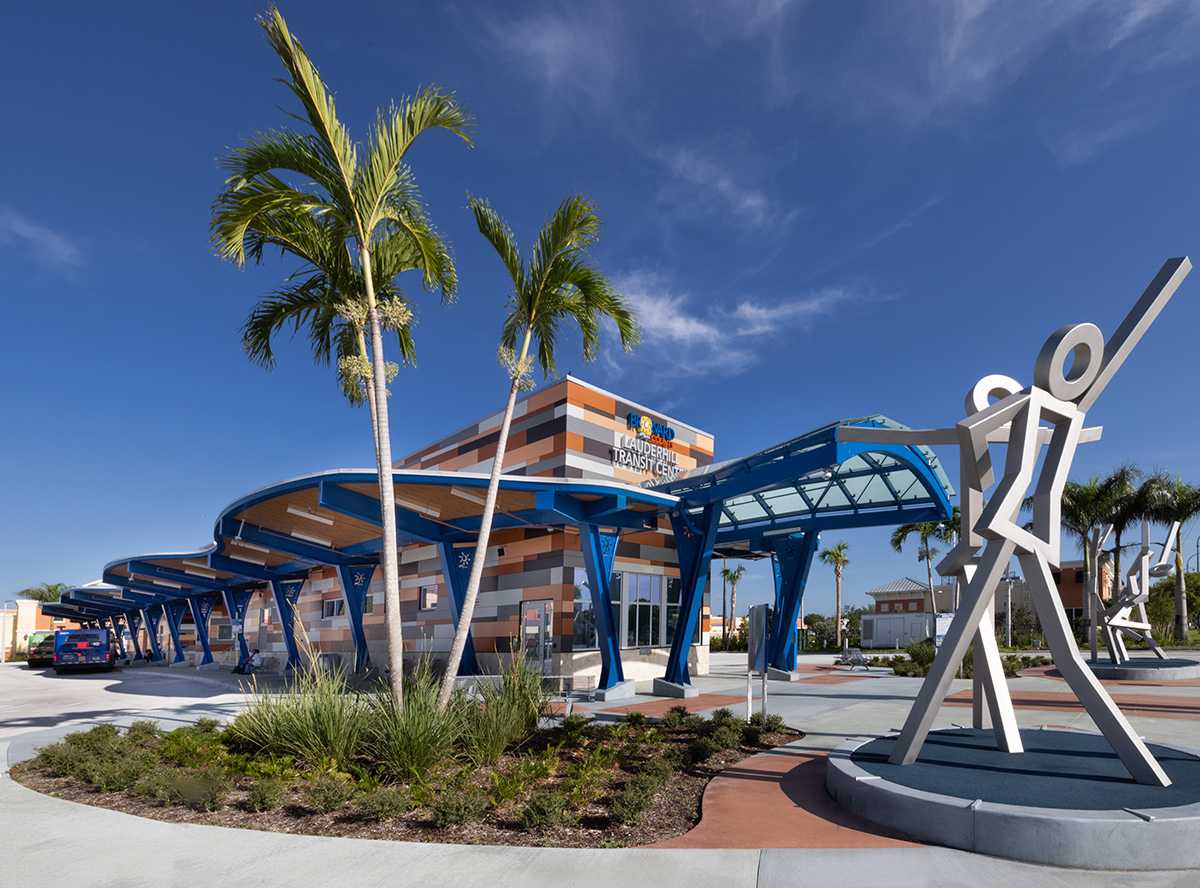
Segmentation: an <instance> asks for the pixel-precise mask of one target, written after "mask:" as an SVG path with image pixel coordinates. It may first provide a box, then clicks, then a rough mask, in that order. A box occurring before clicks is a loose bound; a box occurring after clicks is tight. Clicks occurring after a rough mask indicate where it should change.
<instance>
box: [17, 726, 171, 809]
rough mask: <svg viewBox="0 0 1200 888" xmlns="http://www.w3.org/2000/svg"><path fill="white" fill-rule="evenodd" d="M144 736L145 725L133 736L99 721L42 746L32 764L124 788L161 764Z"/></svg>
mask: <svg viewBox="0 0 1200 888" xmlns="http://www.w3.org/2000/svg"><path fill="white" fill-rule="evenodd" d="M143 724H147V723H143ZM144 738H145V729H143V728H140V727H139V728H138V729H137V730H136V731H135V732H134V733H133V735H132V737H131V736H130V735H129V733H128V732H126V734H124V735H122V734H121V732H120V731H119V730H118V729H117V728H116V727H115V726H114V725H109V724H103V725H97V726H96V727H94V728H92V729H91V730H88V731H76V732H74V733H71V734H68V735H67V736H65V737H64V738H63V739H62V741H60V742H59V743H52V744H50V745H49V746H43V747H39V748H38V749H37V750H36V752H37V756H36V757H35V758H34V759H33V761H32V765H33V767H36V768H44V769H46V770H48V771H49V772H50V773H51V774H53V775H55V776H56V777H66V778H68V779H71V780H77V781H79V782H81V783H90V784H92V785H93V786H96V787H97V788H99V789H101V790H104V791H106V792H114V791H119V790H124V789H128V788H129V787H131V786H133V785H134V784H135V783H137V781H138V780H140V779H142V778H143V777H144V776H145V775H146V774H148V773H149V772H150V771H151V770H153V769H154V767H155V765H156V764H158V759H159V756H158V752H157V751H155V750H154V749H150V748H147V747H146V746H144V745H143V740H144Z"/></svg>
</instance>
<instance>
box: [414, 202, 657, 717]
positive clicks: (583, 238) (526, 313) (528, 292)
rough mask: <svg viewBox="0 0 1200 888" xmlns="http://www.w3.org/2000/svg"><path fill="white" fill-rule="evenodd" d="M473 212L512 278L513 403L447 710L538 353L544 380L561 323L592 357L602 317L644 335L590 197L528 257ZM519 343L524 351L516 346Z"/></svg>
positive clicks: (445, 691)
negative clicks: (611, 266)
mask: <svg viewBox="0 0 1200 888" xmlns="http://www.w3.org/2000/svg"><path fill="white" fill-rule="evenodd" d="M467 199H468V203H469V205H470V208H471V211H472V212H473V213H474V214H475V224H476V226H477V227H478V228H479V233H480V234H482V235H483V236H484V238H486V239H487V242H488V243H490V244H491V245H492V248H493V249H495V251H496V253H497V254H498V255H499V256H500V261H501V262H503V263H504V267H505V269H506V270H507V271H508V275H509V278H510V279H511V280H512V291H511V292H510V293H509V296H508V308H509V313H508V317H507V318H505V320H504V326H503V328H502V330H501V334H500V361H501V363H502V364H504V366H505V368H506V370H507V372H508V377H509V387H508V403H507V404H506V405H505V408H504V419H503V421H502V422H501V424H500V437H499V439H498V440H497V441H496V455H495V457H493V460H492V472H491V477H490V479H489V480H488V488H487V496H486V497H485V498H484V505H483V516H482V518H481V521H480V526H479V539H478V541H477V542H476V545H475V557H474V558H473V559H472V561H471V575H470V578H469V579H468V581H467V590H466V593H465V594H464V596H463V606H462V611H461V613H460V614H459V617H458V626H457V627H456V628H455V632H454V642H453V643H452V645H451V647H450V659H449V662H448V664H447V666H446V674H445V676H444V678H443V680H442V687H441V690H440V691H439V693H438V707H439V708H442V709H444V708H445V707H446V705H447V704H448V703H449V701H450V694H451V692H452V691H453V690H454V680H455V678H456V677H457V676H458V667H459V664H460V663H461V662H462V655H463V651H464V650H465V648H466V644H467V632H468V631H469V630H470V628H471V617H472V616H473V614H474V612H475V600H476V598H477V597H478V595H479V581H480V579H481V578H482V576H483V562H484V555H485V554H486V553H487V547H488V539H489V537H490V535H491V531H492V517H493V515H494V514H495V510H496V494H497V491H498V490H499V489H500V474H501V471H502V470H503V466H504V451H505V449H506V448H507V446H508V430H509V426H510V425H511V424H512V415H513V410H514V409H515V407H516V404H517V392H519V391H520V390H522V389H524V388H529V387H532V379H531V376H532V371H533V363H534V358H533V355H532V354H530V348H531V346H532V347H533V348H534V349H535V350H536V353H537V362H538V364H539V365H540V366H541V369H542V375H543V376H544V377H545V378H551V377H553V376H557V370H556V367H555V362H554V352H555V349H556V348H557V347H558V336H559V334H560V333H561V332H562V327H563V325H564V324H567V323H574V324H575V325H577V326H578V327H579V331H580V333H581V334H582V335H583V359H584V360H585V361H590V360H594V359H595V358H596V356H597V354H598V352H599V347H600V322H601V320H602V319H604V318H608V319H609V320H611V321H612V322H613V323H614V324H615V325H616V327H617V333H618V334H619V335H620V337H621V345H622V346H623V347H624V349H625V350H626V351H630V350H632V349H633V347H634V346H635V345H636V344H637V343H638V341H639V340H640V334H639V331H638V324H637V318H636V316H635V315H634V313H633V310H632V309H631V308H630V306H629V304H628V301H627V300H626V299H625V297H623V296H621V295H620V294H619V293H617V292H616V291H615V290H613V289H612V286H611V285H610V284H609V282H608V278H606V277H605V276H604V275H603V274H601V273H600V271H599V270H597V269H596V268H595V267H594V266H593V265H592V264H591V262H590V261H589V260H590V257H589V256H588V252H587V251H588V247H590V246H591V245H592V244H594V243H595V242H596V241H597V240H599V238H600V218H599V217H598V216H597V215H596V211H595V207H594V206H593V205H592V202H591V201H589V200H587V199H586V198H584V197H582V196H580V195H578V194H573V195H568V196H567V197H566V198H565V199H564V200H563V202H562V203H561V204H559V206H558V209H556V210H555V211H554V213H553V214H551V216H550V218H549V219H548V220H547V221H546V224H545V225H543V226H542V230H541V232H539V234H538V241H537V245H536V246H535V247H534V249H533V254H532V255H531V256H530V257H529V260H528V262H526V259H525V257H524V256H523V255H522V254H521V251H520V248H519V247H518V246H517V243H516V237H515V235H514V234H513V232H512V229H511V228H509V227H508V225H507V224H506V223H505V222H504V220H502V219H501V218H500V216H499V215H498V214H497V213H496V211H495V210H493V209H492V207H491V205H489V204H488V203H487V201H484V200H481V199H479V198H476V197H471V196H470V195H468V198H467ZM518 348H519V351H518Z"/></svg>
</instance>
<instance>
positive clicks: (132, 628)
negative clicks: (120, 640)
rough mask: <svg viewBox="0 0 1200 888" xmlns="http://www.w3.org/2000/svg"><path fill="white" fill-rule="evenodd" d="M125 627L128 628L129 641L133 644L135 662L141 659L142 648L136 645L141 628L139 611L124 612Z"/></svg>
mask: <svg viewBox="0 0 1200 888" xmlns="http://www.w3.org/2000/svg"><path fill="white" fill-rule="evenodd" d="M125 625H127V626H128V627H129V639H130V641H132V642H133V654H134V659H135V660H140V659H142V646H141V645H140V644H139V643H138V631H139V630H140V629H141V628H142V615H141V613H140V612H139V611H126V613H125Z"/></svg>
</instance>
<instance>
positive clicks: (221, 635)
mask: <svg viewBox="0 0 1200 888" xmlns="http://www.w3.org/2000/svg"><path fill="white" fill-rule="evenodd" d="M232 639H233V627H232V626H230V625H229V624H228V623H226V624H225V625H224V626H218V627H217V641H231V640H232Z"/></svg>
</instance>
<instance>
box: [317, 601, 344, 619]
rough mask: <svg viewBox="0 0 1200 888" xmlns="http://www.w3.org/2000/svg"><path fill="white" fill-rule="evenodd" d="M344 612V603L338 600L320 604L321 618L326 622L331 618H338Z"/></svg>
mask: <svg viewBox="0 0 1200 888" xmlns="http://www.w3.org/2000/svg"><path fill="white" fill-rule="evenodd" d="M345 612H346V602H344V601H342V599H340V598H335V599H333V600H331V601H322V602H321V618H322V619H325V620H328V619H331V618H333V617H340V616H342V614H344V613H345Z"/></svg>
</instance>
